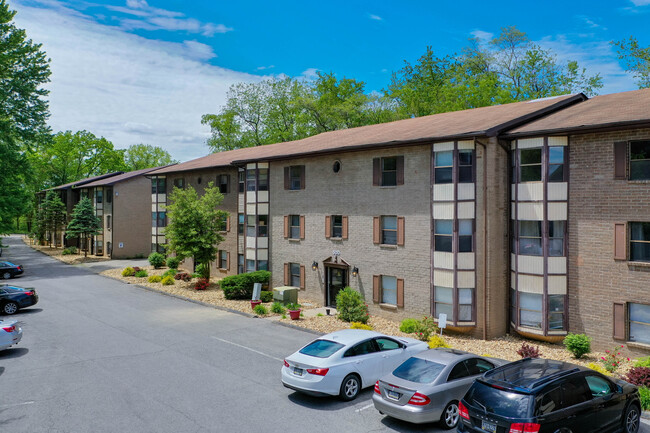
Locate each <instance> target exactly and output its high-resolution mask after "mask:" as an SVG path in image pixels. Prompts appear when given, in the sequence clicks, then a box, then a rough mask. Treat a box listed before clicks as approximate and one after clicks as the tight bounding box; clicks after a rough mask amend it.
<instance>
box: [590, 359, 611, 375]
mask: <svg viewBox="0 0 650 433" xmlns="http://www.w3.org/2000/svg"><path fill="white" fill-rule="evenodd" d="M587 367H589V368H591V369H592V370H596V371H597V372H598V373H600V374H604V375H605V376H611V375H612V373H610V372H609V371H607V370H606V369H605V367H603V366H602V365H600V364H596V363H595V362H590V363H589V364H587Z"/></svg>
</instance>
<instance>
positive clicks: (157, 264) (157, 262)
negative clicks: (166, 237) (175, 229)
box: [149, 253, 165, 269]
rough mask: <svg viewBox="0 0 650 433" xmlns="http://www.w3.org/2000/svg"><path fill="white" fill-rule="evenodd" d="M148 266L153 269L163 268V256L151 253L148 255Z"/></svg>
mask: <svg viewBox="0 0 650 433" xmlns="http://www.w3.org/2000/svg"><path fill="white" fill-rule="evenodd" d="M149 264H150V265H151V266H153V267H154V269H160V268H162V267H163V266H165V256H163V255H162V254H160V253H151V254H149Z"/></svg>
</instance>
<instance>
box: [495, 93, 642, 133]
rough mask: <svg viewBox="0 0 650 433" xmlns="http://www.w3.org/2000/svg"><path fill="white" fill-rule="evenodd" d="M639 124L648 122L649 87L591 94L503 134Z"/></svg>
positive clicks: (585, 129)
mask: <svg viewBox="0 0 650 433" xmlns="http://www.w3.org/2000/svg"><path fill="white" fill-rule="evenodd" d="M642 124H650V89H641V90H633V91H630V92H621V93H612V94H609V95H600V96H594V97H593V98H591V99H589V100H587V101H585V102H582V103H580V104H576V105H573V106H572V107H568V108H565V109H564V110H562V111H559V112H556V113H553V114H549V115H548V116H546V117H543V118H541V119H539V120H537V121H534V122H531V123H527V124H524V125H523V126H521V127H519V128H516V129H513V130H512V131H509V132H508V134H506V135H507V136H508V137H520V136H530V135H537V134H549V133H562V132H571V131H587V130H595V129H600V128H609V127H625V126H634V125H642Z"/></svg>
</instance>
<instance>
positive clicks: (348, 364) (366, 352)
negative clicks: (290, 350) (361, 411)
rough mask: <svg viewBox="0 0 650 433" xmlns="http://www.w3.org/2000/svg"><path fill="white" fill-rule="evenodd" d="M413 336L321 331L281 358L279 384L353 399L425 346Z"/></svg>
mask: <svg viewBox="0 0 650 433" xmlns="http://www.w3.org/2000/svg"><path fill="white" fill-rule="evenodd" d="M428 348H429V346H428V345H427V343H425V342H422V341H419V340H415V339H413V338H404V337H399V338H398V337H389V336H387V335H383V334H380V333H378V332H373V331H365V330H362V329H344V330H342V331H337V332H332V333H331V334H327V335H323V336H322V337H320V338H319V339H317V340H314V341H312V342H311V343H309V344H307V345H306V346H305V347H303V348H302V349H300V350H299V351H297V352H295V353H294V354H292V355H291V356H289V357H288V358H286V359H285V360H284V366H283V367H282V384H283V385H284V386H286V387H287V388H290V389H293V390H295V391H300V392H303V393H306V394H310V395H319V396H322V395H338V396H340V397H341V398H342V399H343V400H352V399H354V398H355V397H356V396H357V394H359V391H360V390H361V389H362V388H366V387H368V386H373V385H374V384H375V382H376V381H377V380H378V379H379V378H380V377H381V376H384V375H385V374H388V373H390V372H391V371H393V370H394V369H395V367H397V366H398V365H400V364H401V363H402V362H404V361H405V360H407V359H408V358H410V357H411V356H413V355H415V354H417V353H419V352H422V351H424V350H427V349H428Z"/></svg>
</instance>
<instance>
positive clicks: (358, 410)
mask: <svg viewBox="0 0 650 433" xmlns="http://www.w3.org/2000/svg"><path fill="white" fill-rule="evenodd" d="M373 406H374V404H369V405H367V406H364V407H362V408H359V409H357V410H355V412H357V413H359V412H361V411H362V410H366V409H370V408H371V407H373Z"/></svg>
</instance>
